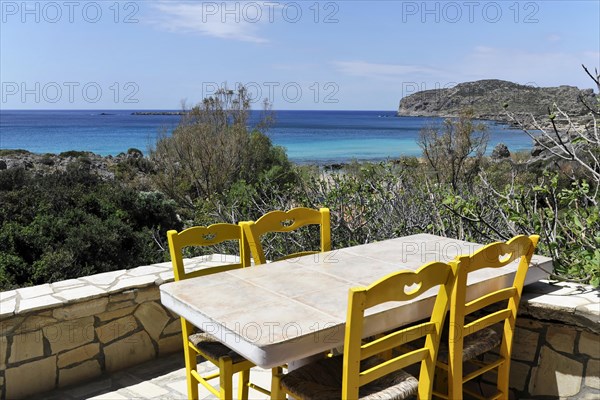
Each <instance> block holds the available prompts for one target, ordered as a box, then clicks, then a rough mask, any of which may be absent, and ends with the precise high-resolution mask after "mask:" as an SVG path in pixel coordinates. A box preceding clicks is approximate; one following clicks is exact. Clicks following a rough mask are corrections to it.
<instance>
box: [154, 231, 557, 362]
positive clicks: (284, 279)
mask: <svg viewBox="0 0 600 400" xmlns="http://www.w3.org/2000/svg"><path fill="white" fill-rule="evenodd" d="M481 246H482V245H480V244H475V243H469V242H463V241H459V240H455V239H449V238H444V237H439V236H434V235H428V234H419V235H412V236H406V237H401V238H397V239H391V240H386V241H382V242H377V243H371V244H366V245H361V246H355V247H349V248H344V249H340V250H334V251H330V252H327V253H320V254H315V255H310V256H304V257H301V258H297V259H293V260H284V261H278V262H273V263H270V264H266V265H260V266H255V267H250V268H244V269H237V270H233V271H227V272H223V273H219V274H215V275H209V276H204V277H199V278H193V279H189V280H185V281H180V282H172V283H167V284H164V285H162V286H161V287H160V294H161V301H162V303H163V304H164V305H165V306H166V307H167V308H169V309H170V310H172V311H173V312H175V313H177V314H179V315H181V316H183V317H185V318H186V319H187V320H188V321H190V322H191V323H193V324H194V325H195V326H197V327H199V328H201V329H203V330H204V331H206V332H209V333H211V334H213V335H214V336H215V337H216V338H218V339H219V340H220V341H222V342H223V343H225V344H226V345H227V346H229V347H230V348H231V349H233V350H235V351H237V352H238V353H240V354H241V355H243V356H244V357H246V358H247V359H249V360H250V361H252V362H254V363H255V364H256V365H258V366H260V367H263V368H271V367H274V366H277V365H282V364H285V363H289V362H293V361H295V360H301V359H305V358H308V357H310V356H311V355H315V354H318V353H321V352H324V351H327V350H329V349H332V348H335V347H338V346H340V345H343V337H344V321H345V319H346V307H347V300H348V289H349V288H351V287H354V286H366V285H369V284H371V283H372V282H374V281H375V280H377V279H379V278H381V277H383V276H385V275H387V274H390V273H392V272H395V271H398V270H401V269H412V270H416V269H417V268H419V267H420V266H421V265H423V264H425V263H427V262H430V261H450V260H452V259H454V257H456V256H457V255H459V254H470V253H473V251H475V250H477V249H478V248H480V247H481ZM516 265H517V264H516V262H514V263H512V264H510V265H507V266H505V267H503V268H500V269H497V270H491V269H486V270H482V271H477V272H475V273H472V274H471V275H470V276H469V287H470V289H469V294H470V296H473V297H474V296H480V295H482V294H485V293H487V292H490V291H493V290H496V289H498V288H500V287H502V286H503V285H506V284H507V283H509V282H511V281H512V279H513V277H514V272H515V270H516ZM544 270H546V271H550V270H552V263H551V259H550V258H547V257H541V256H534V257H533V260H532V265H531V267H530V269H529V272H528V274H527V279H526V282H525V283H526V284H528V283H532V282H536V281H538V280H539V279H543V278H546V277H547V273H546V272H544ZM436 292H437V291H435V290H432V291H430V293H429V294H425V295H424V296H422V297H420V298H419V299H417V300H416V301H413V302H402V303H400V302H396V303H387V304H382V305H380V306H378V307H376V308H373V309H371V314H370V315H368V316H367V318H366V321H365V326H366V328H365V332H364V334H365V336H370V335H373V334H376V333H380V332H383V331H385V330H389V329H392V328H395V327H398V326H402V325H405V324H409V323H412V322H415V321H418V320H420V319H423V318H425V317H427V316H428V313H429V312H430V309H431V305H432V304H433V303H432V302H433V299H434V297H435V294H436Z"/></svg>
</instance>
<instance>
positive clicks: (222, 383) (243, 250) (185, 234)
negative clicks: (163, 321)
mask: <svg viewBox="0 0 600 400" xmlns="http://www.w3.org/2000/svg"><path fill="white" fill-rule="evenodd" d="M167 238H168V241H169V250H170V253H171V261H172V263H173V272H174V275H175V280H176V281H179V280H182V279H188V278H193V277H198V276H206V275H210V274H214V273H218V272H223V271H229V270H232V269H237V268H243V267H246V266H249V265H250V255H249V250H248V245H247V242H246V241H245V239H244V232H243V229H241V227H240V226H239V225H234V224H224V223H223V224H214V225H210V226H209V227H203V226H195V227H192V228H189V229H186V230H184V231H182V232H179V233H178V232H177V231H175V230H171V231H168V232H167ZM229 240H231V241H237V242H239V254H240V260H239V261H240V262H239V263H235V264H225V265H218V266H211V267H206V268H202V269H199V270H196V271H193V272H186V271H185V268H184V264H183V254H182V250H183V248H185V247H190V246H213V245H216V244H218V243H221V242H224V241H229ZM181 330H182V335H183V349H184V354H185V370H186V377H187V389H188V398H189V399H198V383H200V384H202V385H203V386H204V387H205V388H206V389H208V390H209V391H210V392H211V393H213V394H214V395H215V396H217V397H218V398H219V399H222V400H231V399H232V398H233V382H232V380H233V375H234V374H235V373H238V372H240V384H239V398H240V399H247V398H248V387H252V388H254V389H256V390H259V391H261V392H263V393H266V394H269V392H268V391H266V390H265V389H263V388H260V387H257V386H256V385H253V384H251V383H249V374H250V368H252V367H253V366H254V364H253V363H252V362H250V361H248V360H246V359H245V358H243V357H242V356H241V355H239V354H237V353H236V352H234V351H233V350H231V349H229V348H228V347H227V346H225V345H224V344H222V343H220V342H218V341H217V340H216V339H215V338H213V337H211V336H210V335H209V334H207V333H204V332H201V331H200V332H199V331H198V329H197V328H195V327H194V326H193V325H192V324H191V323H189V322H188V321H187V320H186V319H185V318H183V317H182V318H181ZM198 355H200V356H202V357H204V358H205V359H206V360H208V361H210V362H211V363H213V364H214V365H216V366H217V367H219V371H218V372H216V373H212V374H210V375H206V376H201V375H200V374H199V373H198V370H197V356H198ZM217 377H218V378H219V387H220V390H216V389H215V388H214V387H213V386H212V385H211V384H210V383H209V382H208V381H209V380H212V379H214V378H217Z"/></svg>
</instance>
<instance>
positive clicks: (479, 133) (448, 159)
mask: <svg viewBox="0 0 600 400" xmlns="http://www.w3.org/2000/svg"><path fill="white" fill-rule="evenodd" d="M487 143H488V134H487V129H486V126H485V125H484V124H481V123H474V122H473V111H472V110H465V111H463V112H461V113H460V114H459V116H458V118H457V119H450V118H448V119H446V120H445V121H444V123H443V125H442V126H438V127H427V128H424V129H422V130H421V132H420V134H419V140H418V145H419V147H420V148H421V149H422V150H423V156H424V157H425V159H426V160H427V163H428V164H429V165H430V166H431V168H432V169H433V171H434V173H435V176H436V179H437V181H438V183H450V184H451V185H452V188H453V189H454V190H456V189H457V188H458V186H459V184H460V183H461V182H468V183H470V182H472V180H473V178H474V177H475V176H476V175H477V173H478V172H479V167H480V165H481V160H482V158H483V155H484V154H485V150H486V147H487Z"/></svg>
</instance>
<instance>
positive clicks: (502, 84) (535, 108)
mask: <svg viewBox="0 0 600 400" xmlns="http://www.w3.org/2000/svg"><path fill="white" fill-rule="evenodd" d="M595 97H596V94H594V91H593V90H592V89H584V90H581V89H579V88H577V87H574V86H566V85H563V86H558V87H535V86H527V85H520V84H517V83H513V82H509V81H503V80H499V79H485V80H480V81H475V82H465V83H460V84H458V85H456V86H454V87H452V88H445V89H433V90H424V91H421V92H417V93H414V94H412V95H410V96H406V97H404V98H402V99H401V100H400V106H399V107H398V116H426V117H456V116H457V115H458V114H459V112H460V111H462V110H465V109H471V110H472V111H473V114H474V117H475V118H479V119H487V120H494V121H499V122H507V123H513V122H514V121H513V120H512V119H511V118H510V117H509V113H512V114H513V115H514V116H515V117H516V118H517V119H520V120H521V121H522V122H524V123H525V124H526V125H528V124H529V125H530V124H531V122H532V121H531V116H533V117H534V118H535V119H536V120H537V121H538V122H539V123H540V124H542V126H548V124H549V122H550V120H549V118H548V115H549V110H553V107H554V104H556V105H557V106H558V107H559V108H560V109H561V110H562V111H564V112H566V113H567V114H569V116H570V117H571V118H572V119H573V120H574V121H575V122H577V123H578V124H585V123H587V122H588V120H589V118H590V117H589V109H587V108H586V107H585V106H584V104H583V103H582V101H581V100H584V101H586V102H587V104H589V105H592V106H594V105H595V104H596V100H595Z"/></svg>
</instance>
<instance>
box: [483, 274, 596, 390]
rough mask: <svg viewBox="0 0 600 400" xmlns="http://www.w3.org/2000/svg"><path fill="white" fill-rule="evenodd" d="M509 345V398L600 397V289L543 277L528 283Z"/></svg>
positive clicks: (488, 380) (488, 377) (488, 378)
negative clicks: (548, 279)
mask: <svg viewBox="0 0 600 400" xmlns="http://www.w3.org/2000/svg"><path fill="white" fill-rule="evenodd" d="M513 344H514V348H513V352H512V360H511V370H510V387H511V389H512V395H513V398H515V399H525V398H526V399H536V398H539V399H548V398H553V399H557V398H560V399H590V400H591V399H600V291H599V290H597V289H596V290H594V289H593V288H591V287H582V286H580V285H573V284H566V283H562V284H548V283H545V282H537V283H535V284H533V285H531V286H528V287H526V290H525V293H524V296H523V301H522V302H521V307H520V310H519V316H518V318H517V329H516V330H515V337H514V342H513ZM486 378H487V379H484V382H485V381H486V380H487V382H488V383H489V382H495V380H491V379H490V378H491V376H487V377H486ZM494 379H495V377H494ZM484 386H485V384H484Z"/></svg>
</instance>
